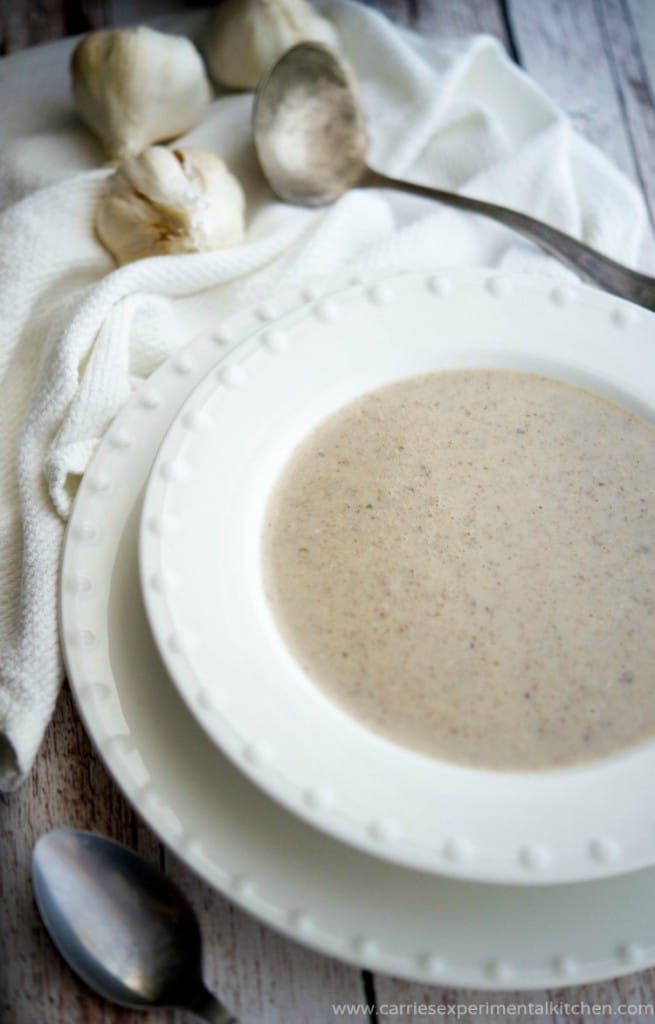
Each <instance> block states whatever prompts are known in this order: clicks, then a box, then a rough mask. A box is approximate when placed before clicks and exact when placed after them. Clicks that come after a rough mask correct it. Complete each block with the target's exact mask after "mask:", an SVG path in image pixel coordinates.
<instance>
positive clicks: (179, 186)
mask: <svg viewBox="0 0 655 1024" xmlns="http://www.w3.org/2000/svg"><path fill="white" fill-rule="evenodd" d="M244 216H245V197H244V194H243V189H242V188H241V185H240V184H239V182H238V181H237V179H236V178H235V177H234V175H233V174H231V173H230V171H229V170H228V169H227V167H226V166H225V164H224V163H223V161H222V160H221V159H220V158H219V157H217V156H216V154H215V153H210V152H208V151H207V150H203V149H194V148H191V147H187V148H184V149H167V148H166V147H165V146H151V147H150V148H149V149H146V150H145V151H144V152H143V153H141V155H140V156H137V157H132V158H131V159H129V160H126V161H125V163H123V164H121V166H120V167H119V168H118V169H117V170H116V171H115V173H114V174H112V175H111V177H110V178H109V179H108V182H107V189H106V192H105V194H104V196H103V197H102V198H101V200H100V203H99V205H98V209H97V213H96V220H95V227H96V232H97V234H98V237H99V238H100V241H101V242H102V244H103V245H104V246H105V248H106V249H108V250H109V251H110V252H111V253H112V255H113V256H114V257H115V259H116V260H117V262H118V263H130V262H132V261H133V260H138V259H143V258H144V257H147V256H162V255H166V254H170V253H188V252H209V251H212V250H214V249H223V248H226V247H228V246H231V245H237V244H238V243H239V242H240V241H241V240H242V239H243V236H244V230H245V227H244Z"/></svg>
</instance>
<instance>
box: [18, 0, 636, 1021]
mask: <svg viewBox="0 0 655 1024" xmlns="http://www.w3.org/2000/svg"><path fill="white" fill-rule="evenodd" d="M199 5H200V4H198V3H195V2H194V0H189V2H188V4H187V6H189V7H192V6H199ZM374 5H375V6H377V7H378V8H379V9H380V10H382V11H384V13H386V14H387V15H389V16H391V17H393V18H395V19H396V20H397V21H400V22H402V23H404V24H413V25H415V26H416V27H417V28H418V29H419V30H420V31H422V32H424V33H430V34H435V35H440V36H441V35H443V36H452V35H461V34H464V33H470V32H481V31H482V32H487V33H490V34H492V35H494V36H495V37H496V38H498V39H499V40H500V41H501V42H502V43H503V44H504V45H505V46H507V47H508V49H509V50H510V52H512V53H513V54H514V55H515V56H516V57H517V58H518V59H519V60H520V61H521V62H522V64H523V66H524V67H525V68H526V69H527V70H528V72H529V73H530V74H531V75H533V76H534V78H535V79H536V80H537V81H538V82H539V83H540V84H541V85H542V86H543V88H544V89H545V90H546V91H547V92H548V93H549V94H550V95H551V96H552V97H553V99H554V100H555V101H556V102H558V103H559V104H560V105H561V106H562V107H563V108H564V109H565V110H566V111H567V113H568V114H569V115H570V117H571V118H572V120H573V122H574V123H575V125H576V127H577V128H578V129H579V130H580V131H581V132H582V133H583V134H584V135H586V136H587V137H588V138H590V139H591V140H592V141H594V142H596V143H597V144H598V145H599V146H600V147H601V148H602V149H603V150H604V151H605V152H606V153H607V154H608V155H609V156H610V157H611V158H612V159H614V160H615V161H616V163H617V164H618V165H619V166H620V167H621V168H622V169H623V170H625V171H626V172H627V173H628V174H629V175H630V176H631V177H632V179H633V180H634V181H635V183H636V184H637V185H638V187H640V188H641V189H642V190H643V193H644V195H645V197H646V200H647V202H648V204H649V210H650V214H651V220H652V218H653V211H654V209H655V147H654V146H653V138H655V104H654V102H653V97H654V95H655V2H654V0H420V2H419V0H406V2H405V0H374ZM180 6H181V4H180V2H179V0H137V2H131V0H68V2H62V0H41V2H39V3H36V4H34V3H22V2H12V0H0V53H2V52H11V51H13V50H16V49H20V48H21V47H24V46H27V45H34V44H36V43H39V42H42V41H45V40H47V39H53V38H59V37H60V36H62V35H64V34H70V33H74V32H81V31H85V30H87V29H89V28H93V27H99V26H101V25H105V24H127V23H134V22H138V21H142V20H144V19H146V18H149V17H153V16H155V15H159V14H162V13H166V12H167V11H169V10H172V9H179V7H180ZM57 825H73V826H77V827H82V828H90V829H93V830H96V831H99V832H104V833H106V834H108V835H111V836H113V837H114V838H116V839H119V840H120V841H122V842H126V843H128V844H129V845H131V846H133V847H135V848H136V849H138V850H140V851H141V852H142V853H143V854H144V855H145V856H147V857H149V858H150V859H151V860H153V861H154V862H156V863H159V864H160V865H161V866H163V867H165V869H166V870H167V871H168V872H169V874H170V875H171V877H173V878H174V879H175V880H176V881H177V882H178V883H179V884H180V885H181V886H182V888H183V889H184V891H185V892H186V893H187V894H188V896H189V898H190V899H191V901H192V903H193V904H194V906H195V907H196V909H197V910H198V913H199V915H200V918H201V921H202V926H203V932H204V934H205V937H206V975H207V979H208V981H209V982H210V984H211V985H213V986H214V987H215V988H216V990H217V991H219V992H220V993H221V994H222V995H223V997H224V998H225V999H226V1000H227V1001H228V1002H229V1003H230V1004H231V1005H233V1006H234V1007H235V1009H236V1010H237V1011H238V1012H240V1014H241V1015H242V1017H243V1020H244V1024H245V1022H249V1024H264V1022H265V1024H282V1022H285V1024H286V1022H294V1024H322V1022H329V1021H333V1020H334V1019H335V1018H334V1015H333V1013H332V1011H331V1004H332V1003H334V1002H337V1001H342V1002H352V1003H357V1002H362V1003H366V1002H371V1001H375V1002H376V1003H377V1007H378V1008H380V1009H379V1010H375V1011H373V1012H372V1013H371V1014H370V1015H360V1016H358V1018H356V1019H359V1020H372V1021H376V1020H377V1021H380V1022H382V1021H387V1020H388V1021H394V1020H398V1019H402V1020H403V1021H404V1022H410V1021H417V1022H418V1021H423V1020H425V1019H426V1014H425V1012H423V1011H421V1010H420V1007H421V1006H424V1007H429V1006H430V1005H432V1006H435V1007H438V1006H443V1007H445V1008H447V1007H448V1004H452V1003H460V1004H464V1003H472V1004H474V1005H476V1006H478V1007H479V1006H480V1005H481V1004H483V1003H484V1002H485V1001H489V1002H490V1003H496V1004H497V1003H499V1002H505V1003H509V1004H514V1005H515V1006H516V1005H517V1004H521V1005H522V1004H525V1003H527V1002H529V1001H530V999H531V1000H532V1001H533V1002H534V1003H536V1004H539V1005H540V1006H541V1007H543V1009H544V1011H546V1012H542V1013H538V1015H537V1016H534V1018H533V1019H534V1020H535V1021H539V1020H549V1021H552V1022H553V1024H555V1021H558V1022H559V1021H561V1020H563V1019H565V1018H563V1017H561V1016H560V1015H558V1013H557V1012H550V1010H549V1008H548V1005H547V1002H546V1001H547V1000H549V999H550V1000H555V1001H557V1000H559V999H560V998H566V999H567V1000H568V1001H569V1002H582V1001H584V1002H586V1003H588V1004H593V1003H599V1004H607V1005H608V1006H609V1007H610V1008H611V1009H610V1010H608V1011H606V1012H604V1013H603V1014H602V1015H601V1016H600V1017H599V1016H594V1015H591V1014H589V1013H585V1012H581V1013H579V1014H577V1015H575V1018H571V1017H569V1018H566V1019H575V1020H576V1021H581V1022H585V1024H586V1022H587V1021H589V1022H591V1021H597V1020H599V1019H601V1020H609V1019H611V1018H612V1017H614V1016H616V1014H617V1012H618V1007H619V1005H620V1004H627V1003H637V1004H638V1003H650V1002H653V1001H655V971H645V972H642V973H640V974H635V975H632V976H630V977H629V978H624V979H621V980H618V981H615V982H606V983H603V984H599V985H589V986H584V987H576V988H567V989H565V990H557V991H552V992H543V991H541V992H534V993H516V992H507V993H504V994H498V993H494V994H492V993H484V992H464V991H454V990H452V989H448V988H444V987H439V986H427V987H426V986H423V985H418V984H413V983H410V982H404V981H400V980H398V979H394V978H389V977H384V976H381V975H376V976H375V977H371V976H370V975H368V974H367V973H364V974H363V975H362V974H361V973H360V972H359V971H357V970H353V969H351V968H348V967H345V966H343V965H341V964H339V963H337V962H335V961H332V960H330V959H328V958H325V957H320V956H318V955H316V954H314V953H311V952H309V951H307V950H304V949H302V948H301V947H299V946H297V945H295V944H293V943H291V942H289V941H287V940H285V939H283V938H281V937H280V936H278V935H277V934H276V933H274V932H273V931H271V930H270V929H268V928H266V927H264V926H262V925H260V924H258V923H257V922H256V921H254V920H253V919H252V918H250V917H248V916H247V915H245V914H243V913H241V912H240V911H237V910H235V909H234V908H233V907H232V906H231V905H230V903H229V902H228V901H227V900H226V899H224V898H223V897H222V896H220V895H219V894H217V893H215V892H214V891H212V890H211V889H209V887H207V886H206V885H205V884H204V883H203V882H202V881H201V880H200V879H198V878H196V877H195V876H194V875H193V874H192V873H191V872H190V871H189V869H188V868H186V866H185V865H184V864H182V863H181V862H180V861H179V860H177V859H176V858H175V857H173V856H172V855H171V854H169V853H168V852H167V851H165V850H164V849H163V848H162V847H161V846H160V844H159V843H158V841H157V840H156V838H155V837H154V836H153V835H152V833H151V832H150V831H149V830H148V829H147V828H145V827H144V826H143V825H142V824H141V823H140V821H139V819H138V817H137V815H136V814H135V813H134V812H133V811H132V809H131V808H130V807H129V806H128V805H127V803H126V802H125V801H124V800H123V798H122V797H121V795H120V793H119V792H118V790H117V789H116V787H115V786H114V784H113V783H112V781H111V780H110V778H109V777H108V775H107V773H106V772H105V770H104V768H103V767H102V765H101V763H100V761H99V760H98V759H97V757H96V756H95V754H94V753H93V751H92V750H91V748H90V745H89V741H88V739H87V737H86V735H85V733H84V730H83V728H82V726H81V724H80V722H79V719H78V718H77V715H76V713H75V711H74V708H73V706H72V702H71V698H70V695H69V694H68V692H67V691H64V693H62V695H61V698H60V700H59V703H58V706H57V711H56V714H55V718H54V721H53V723H52V725H51V727H50V729H49V730H48V734H47V736H46V740H45V743H44V745H43V748H42V750H41V752H40V755H39V757H38V759H37V763H36V765H35V768H34V771H33V772H32V774H31V776H30V778H29V780H28V782H27V783H26V784H25V786H24V787H23V788H22V789H21V790H20V791H19V792H18V793H16V794H13V795H11V796H5V797H0V901H1V902H0V906H2V924H1V926H0V1021H2V1024H113V1022H120V1024H128V1022H129V1024H137V1022H139V1021H143V1020H144V1017H143V1016H142V1015H141V1014H137V1013H133V1012H131V1011H129V1010H120V1009H116V1008H114V1007H110V1006H108V1005H107V1004H105V1003H103V1002H101V1001H100V1000H98V999H96V998H95V997H94V996H93V995H92V994H91V993H89V992H88V990H87V989H86V988H84V987H83V986H82V985H81V984H79V983H78V982H77V981H76V980H75V979H74V978H73V976H72V975H71V974H70V972H69V971H68V969H67V968H66V967H65V966H64V965H63V963H62V962H61V960H60V959H59V957H58V955H57V954H56V953H55V951H54V950H53V948H52V946H51V945H50V942H49V940H48V938H47V936H46V934H45V932H44V930H43V928H42V926H41V924H40V922H39V919H38V916H37V913H36V909H35V907H34V904H33V901H32V896H31V887H30V882H29V861H30V856H31V851H32V848H33V845H34V842H35V840H36V838H37V837H38V836H39V835H40V834H41V833H42V832H44V831H46V830H47V829H49V828H52V827H55V826H57ZM385 1004H386V1010H383V1009H381V1008H382V1007H384V1006H385ZM400 1004H404V1005H405V1007H406V1009H405V1011H404V1012H403V1013H402V1015H399V1014H398V1012H397V1009H396V1008H397V1007H398V1006H399V1005H400ZM413 1004H416V1006H415V1008H414V1009H411V1007H412V1005H413ZM407 1007H410V1009H407ZM435 1016H436V1015H435ZM435 1016H433V1017H432V1019H435ZM172 1019H174V1020H175V1021H177V1022H178V1024H181V1022H182V1020H183V1019H186V1018H184V1016H183V1015H181V1014H175V1015H172V1016H171V1015H170V1014H168V1013H165V1012H158V1013H153V1014H152V1015H150V1016H149V1017H148V1020H151V1021H153V1024H163V1022H164V1021H168V1020H172ZM353 1019H355V1018H353ZM437 1019H438V1018H437ZM459 1019H460V1020H463V1021H472V1022H473V1021H475V1022H478V1024H492V1022H500V1024H503V1022H505V1021H508V1020H510V1019H511V1020H512V1021H514V1020H517V1019H520V1020H524V1021H525V1020H529V1019H530V1018H529V1017H527V1016H525V1015H517V1014H516V1013H513V1012H511V1011H510V1012H509V1013H506V1014H502V1013H498V1012H494V1013H486V1014H485V1013H484V1012H476V1013H475V1014H464V1016H460V1018H459ZM653 1019H655V1014H650V1015H647V1014H643V1013H642V1014H639V1015H635V1014H633V1015H623V1016H622V1017H621V1020H623V1021H626V1022H632V1021H635V1022H636V1021H641V1022H643V1021H645V1020H653Z"/></svg>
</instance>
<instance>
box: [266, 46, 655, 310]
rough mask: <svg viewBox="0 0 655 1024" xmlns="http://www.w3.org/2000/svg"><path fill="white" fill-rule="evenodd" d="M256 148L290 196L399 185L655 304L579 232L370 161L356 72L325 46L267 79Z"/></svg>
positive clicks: (307, 49) (325, 198) (311, 200)
mask: <svg viewBox="0 0 655 1024" xmlns="http://www.w3.org/2000/svg"><path fill="white" fill-rule="evenodd" d="M253 133H254V141H255V148H256V150H257V155H258V157H259V162H260V164H261V167H262V170H263V172H264V174H265V176H266V178H267V179H268V182H269V184H270V186H271V188H272V189H273V191H274V192H275V193H276V195H278V196H279V197H280V199H283V200H284V201H285V202H288V203H298V204H301V205H304V206H322V205H324V204H325V203H331V202H333V201H334V200H335V199H337V198H338V197H339V196H340V195H342V193H344V192H345V191H346V190H347V189H349V188H353V187H354V186H355V185H358V184H361V183H364V181H365V182H366V183H368V184H371V185H373V186H376V187H378V188H399V189H404V190H405V191H407V192H413V193H415V194H416V195H419V196H427V197H431V198H433V199H438V200H440V202H442V203H447V204H448V205H450V206H456V207H458V208H459V209H463V210H472V211H473V212H474V213H481V214H483V215H484V216H485V217H491V218H492V219H493V220H497V221H500V222H501V223H502V224H505V225H506V226H507V227H510V228H513V229H514V230H515V231H518V232H519V234H522V235H525V237H526V238H529V239H530V241H532V242H536V243H537V245H540V246H541V247H542V249H545V250H546V251H547V252H549V253H550V254H551V255H552V256H555V257H557V259H559V260H561V261H562V263H565V264H566V265H567V266H569V267H571V269H573V270H575V271H576V272H577V273H578V274H581V275H582V276H583V277H585V278H587V279H588V280H589V281H593V282H594V283H595V284H597V285H600V286H601V288H605V289H606V290H607V291H609V292H613V293H614V294H615V295H620V296H622V297H623V298H624V299H629V300H630V301H631V302H636V303H638V304H639V305H640V306H646V308H647V309H653V310H655V279H654V278H651V277H648V276H647V275H646V274H641V273H639V272H638V271H636V270H631V269H630V268H629V267H625V266H623V264H621V263H617V262H616V261H615V260H611V259H609V258H608V257H607V256H603V254H602V253H600V252H597V251H596V250H595V249H591V248H590V247H589V246H588V245H585V244H584V243H583V242H579V241H578V240H577V239H576V238H572V237H571V236H570V235H567V234H565V233H564V232H563V231H558V230H557V229H556V228H553V227H550V225H548V224H544V223H543V222H542V221H539V220H535V219H534V218H533V217H528V216H527V214H525V213H519V212H518V211H517V210H510V209H508V208H507V207H504V206H497V205H496V204H495V203H487V202H483V201H482V200H479V199H472V198H469V197H468V196H463V195H459V194H458V193H455V192H446V191H444V190H443V189H439V188H431V187H429V186H427V185H417V184H414V183H413V182H409V181H402V180H400V179H399V178H392V177H389V176H388V175H386V174H381V173H379V172H378V171H374V170H373V169H372V168H370V167H368V166H367V164H366V145H367V135H366V125H365V122H364V116H363V114H362V110H361V107H360V103H359V98H358V91H357V84H356V82H355V80H354V78H353V75H352V73H351V72H350V71H349V70H348V69H347V68H346V67H345V66H344V65H343V64H342V63H341V62H340V61H339V60H338V59H337V58H336V57H335V55H334V54H333V53H332V52H331V51H330V50H328V49H327V48H326V47H324V46H321V45H320V44H319V43H300V44H299V45H298V46H294V47H293V48H292V49H290V50H288V51H287V52H286V53H285V54H284V55H283V56H282V57H281V58H280V59H279V60H278V62H277V63H276V64H275V65H274V66H273V67H272V69H271V70H270V71H269V73H268V74H267V75H266V76H265V77H264V78H263V79H262V81H261V83H260V85H259V88H258V89H257V94H256V97H255V107H254V113H253Z"/></svg>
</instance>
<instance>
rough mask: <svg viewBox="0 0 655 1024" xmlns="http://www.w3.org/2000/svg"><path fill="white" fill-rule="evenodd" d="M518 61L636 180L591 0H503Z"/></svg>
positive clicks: (597, 19) (575, 122) (581, 128)
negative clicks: (516, 49)
mask: <svg viewBox="0 0 655 1024" xmlns="http://www.w3.org/2000/svg"><path fill="white" fill-rule="evenodd" d="M507 11H508V16H509V21H510V24H511V27H512V33H513V37H514V40H515V42H516V45H517V48H518V54H519V57H520V60H521V63H522V64H523V66H524V67H525V69H526V70H527V71H528V73H529V74H530V75H532V77H533V78H534V79H535V80H536V81H537V82H538V83H539V84H540V85H541V86H542V87H543V88H544V89H545V91H546V92H547V93H548V94H549V95H550V96H551V97H552V99H554V100H555V102H556V103H557V104H558V105H559V106H560V107H561V108H562V109H563V110H564V111H565V112H566V113H567V114H568V116H569V117H570V118H571V120H572V122H573V124H574V125H575V127H576V128H577V129H578V130H579V131H580V132H581V133H582V135H584V136H586V138H588V139H590V140H591V141H592V142H595V143H596V144H597V145H598V146H599V147H600V148H601V149H602V150H603V152H604V153H606V154H607V155H608V156H609V157H610V158H611V159H612V160H613V161H614V162H615V163H616V164H617V165H618V166H619V167H620V168H621V170H623V171H625V172H626V173H627V174H629V175H630V176H631V177H632V178H633V179H635V180H636V177H637V176H636V171H635V165H634V160H633V155H632V151H631V147H630V141H629V137H628V132H627V129H626V126H625V124H624V120H623V111H622V109H621V104H620V101H619V97H618V96H617V92H616V88H615V84H614V78H613V75H612V70H611V66H610V64H609V61H608V58H607V54H606V52H605V42H604V34H603V28H602V26H601V24H600V21H599V17H598V12H597V8H596V4H595V3H594V0H578V2H576V3H571V2H570V0H539V2H537V3H534V2H533V0H507Z"/></svg>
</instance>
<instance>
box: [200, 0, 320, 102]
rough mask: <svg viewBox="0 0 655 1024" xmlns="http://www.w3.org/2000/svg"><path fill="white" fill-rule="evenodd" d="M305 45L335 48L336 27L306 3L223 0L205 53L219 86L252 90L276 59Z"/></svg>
mask: <svg viewBox="0 0 655 1024" xmlns="http://www.w3.org/2000/svg"><path fill="white" fill-rule="evenodd" d="M303 42H318V43H324V44H325V45H326V46H329V47H331V48H332V49H337V48H338V45H339V37H338V35H337V31H336V29H335V27H334V25H332V24H331V23H330V22H329V21H327V20H326V19H325V18H323V17H322V16H321V15H320V14H317V12H316V11H315V10H313V8H312V7H310V5H309V4H308V3H307V0H224V2H223V3H222V4H221V6H220V7H219V8H218V10H217V11H216V12H215V13H214V15H213V18H212V22H211V26H210V30H209V35H208V39H207V43H206V44H205V47H204V52H205V59H206V61H207V66H208V68H209V71H210V74H211V76H212V78H213V79H214V81H215V82H217V83H218V84H219V85H224V86H227V87H228V88H230V89H256V88H257V85H258V84H259V82H260V80H261V78H262V76H263V75H265V74H266V72H267V71H269V70H270V68H271V67H272V66H273V64H274V63H275V61H276V60H278V58H279V57H281V56H282V54H283V53H286V51H287V50H288V49H290V48H291V47H292V46H295V45H296V44H297V43H303Z"/></svg>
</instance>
